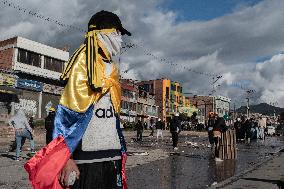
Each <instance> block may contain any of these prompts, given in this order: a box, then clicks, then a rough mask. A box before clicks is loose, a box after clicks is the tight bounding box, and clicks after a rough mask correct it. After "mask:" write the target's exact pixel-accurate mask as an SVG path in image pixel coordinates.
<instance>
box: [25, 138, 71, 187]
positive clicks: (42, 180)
mask: <svg viewBox="0 0 284 189" xmlns="http://www.w3.org/2000/svg"><path fill="white" fill-rule="evenodd" d="M70 155H71V154H70V150H69V148H68V146H67V145H66V143H65V141H64V138H63V136H59V137H57V138H55V139H54V140H52V141H51V142H50V143H49V144H48V145H47V146H45V147H43V148H42V149H41V150H40V151H38V152H37V153H36V155H35V156H34V157H32V158H31V159H30V160H29V161H28V162H27V163H26V164H25V165H24V167H25V169H26V171H27V172H28V173H29V180H30V181H31V183H32V186H33V188H34V189H63V187H62V186H61V185H60V183H59V180H58V179H59V174H60V171H61V170H62V168H63V167H64V165H65V164H66V162H67V161H68V160H69V158H70Z"/></svg>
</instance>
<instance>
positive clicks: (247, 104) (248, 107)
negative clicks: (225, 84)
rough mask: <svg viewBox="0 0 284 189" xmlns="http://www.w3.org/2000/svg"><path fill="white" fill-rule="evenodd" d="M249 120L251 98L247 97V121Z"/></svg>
mask: <svg viewBox="0 0 284 189" xmlns="http://www.w3.org/2000/svg"><path fill="white" fill-rule="evenodd" d="M248 118H249V97H247V119H248Z"/></svg>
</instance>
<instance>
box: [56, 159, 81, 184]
mask: <svg viewBox="0 0 284 189" xmlns="http://www.w3.org/2000/svg"><path fill="white" fill-rule="evenodd" d="M72 171H75V172H76V179H79V175H80V171H79V169H78V167H77V165H76V163H75V161H74V160H73V159H69V160H68V161H67V163H66V165H65V166H64V167H63V169H62V170H61V174H60V183H61V184H62V185H63V186H65V187H68V186H69V185H68V179H69V175H70V173H71V172H72Z"/></svg>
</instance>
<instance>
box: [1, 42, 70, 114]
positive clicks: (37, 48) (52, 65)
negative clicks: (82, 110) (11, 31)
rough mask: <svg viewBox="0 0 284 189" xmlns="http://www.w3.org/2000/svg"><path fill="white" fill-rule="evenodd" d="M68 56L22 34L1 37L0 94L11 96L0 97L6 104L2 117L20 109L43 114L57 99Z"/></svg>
mask: <svg viewBox="0 0 284 189" xmlns="http://www.w3.org/2000/svg"><path fill="white" fill-rule="evenodd" d="M68 59H69V52H66V51H64V50H60V49H57V48H53V47H50V46H48V45H44V44H41V43H38V42H35V41H32V40H29V39H26V38H23V37H13V38H11V39H7V40H4V41H1V42H0V70H1V71H0V72H1V75H0V78H2V82H0V90H1V96H3V95H5V96H10V98H9V99H10V100H6V99H3V98H2V99H0V100H1V102H0V105H1V106H2V107H3V106H4V107H5V110H2V111H1V112H0V114H1V117H2V118H3V117H4V118H7V116H8V114H12V115H13V114H14V112H15V110H17V109H23V110H24V111H25V113H26V114H28V115H29V116H34V117H35V118H44V117H45V116H46V115H47V112H48V109H49V108H50V107H56V106H57V104H58V102H59V98H60V95H61V92H62V90H63V87H62V86H61V84H60V82H59V77H60V75H61V72H62V71H63V69H64V64H65V62H66V61H67V60H68ZM3 78H4V79H3ZM3 104H4V105H3Z"/></svg>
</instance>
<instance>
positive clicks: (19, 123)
mask: <svg viewBox="0 0 284 189" xmlns="http://www.w3.org/2000/svg"><path fill="white" fill-rule="evenodd" d="M8 123H9V125H10V126H12V127H14V129H15V135H16V144H17V147H16V156H15V160H16V161H19V158H20V152H21V147H22V139H23V138H27V139H29V141H30V150H31V154H34V153H35V144H34V140H33V130H32V128H31V127H30V125H29V122H28V119H27V117H26V115H25V113H24V111H23V110H21V109H20V110H18V111H17V113H16V115H15V116H13V117H12V118H11V119H10V120H9V122H8Z"/></svg>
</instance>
